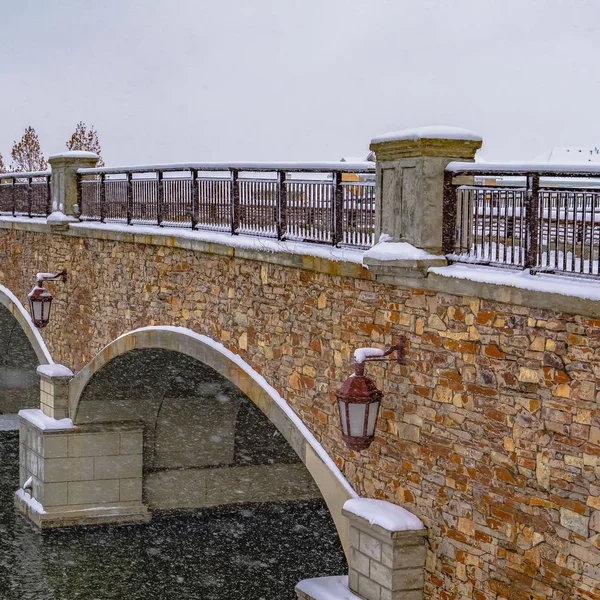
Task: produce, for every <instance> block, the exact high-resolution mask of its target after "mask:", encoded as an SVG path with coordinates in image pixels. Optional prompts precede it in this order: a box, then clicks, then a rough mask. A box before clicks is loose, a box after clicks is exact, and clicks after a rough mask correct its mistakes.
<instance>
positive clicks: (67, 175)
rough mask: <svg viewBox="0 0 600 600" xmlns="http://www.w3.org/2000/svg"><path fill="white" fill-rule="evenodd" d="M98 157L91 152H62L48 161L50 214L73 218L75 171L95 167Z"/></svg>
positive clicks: (75, 195) (75, 201) (75, 198)
mask: <svg viewBox="0 0 600 600" xmlns="http://www.w3.org/2000/svg"><path fill="white" fill-rule="evenodd" d="M98 160H99V157H98V155H97V154H94V153H93V152H83V151H75V152H63V153H62V154H54V155H53V156H51V157H50V158H49V159H48V162H49V163H50V167H51V168H52V212H53V213H54V212H59V213H63V214H65V215H66V216H67V217H72V218H75V217H76V216H77V215H76V214H75V211H74V210H73V209H74V207H75V205H76V204H77V169H83V168H90V167H95V166H96V163H97V162H98Z"/></svg>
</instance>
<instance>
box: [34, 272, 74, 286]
mask: <svg viewBox="0 0 600 600" xmlns="http://www.w3.org/2000/svg"><path fill="white" fill-rule="evenodd" d="M37 281H38V283H39V284H41V283H43V282H44V281H62V282H63V283H64V282H65V281H67V270H66V269H63V270H62V271H60V273H56V274H52V273H38V274H37ZM40 287H42V286H40Z"/></svg>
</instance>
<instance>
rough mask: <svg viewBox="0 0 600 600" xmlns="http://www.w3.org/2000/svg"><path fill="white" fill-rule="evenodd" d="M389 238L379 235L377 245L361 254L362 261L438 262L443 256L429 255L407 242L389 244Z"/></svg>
mask: <svg viewBox="0 0 600 600" xmlns="http://www.w3.org/2000/svg"><path fill="white" fill-rule="evenodd" d="M390 239H391V238H390V236H388V235H386V234H383V233H382V234H381V237H380V238H379V243H377V244H375V245H374V246H373V247H371V248H369V249H368V250H367V251H366V252H364V254H363V259H364V258H367V259H369V258H370V259H374V260H380V261H392V260H440V259H444V257H443V256H436V255H435V254H430V253H429V252H427V251H426V250H422V249H421V248H416V247H415V246H413V245H412V244H409V243H408V242H390V241H389V240H390Z"/></svg>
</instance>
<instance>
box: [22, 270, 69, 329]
mask: <svg viewBox="0 0 600 600" xmlns="http://www.w3.org/2000/svg"><path fill="white" fill-rule="evenodd" d="M66 280H67V270H66V269H63V270H62V271H61V272H60V273H56V275H53V274H52V273H38V274H37V284H36V285H35V287H34V288H33V289H32V290H31V291H30V292H29V294H28V295H27V297H28V298H29V311H30V312H31V320H32V321H33V324H34V325H35V326H36V327H46V325H48V321H49V320H50V308H51V307H52V300H53V299H54V298H53V297H52V294H51V293H50V292H49V291H48V290H47V289H45V288H44V281H66Z"/></svg>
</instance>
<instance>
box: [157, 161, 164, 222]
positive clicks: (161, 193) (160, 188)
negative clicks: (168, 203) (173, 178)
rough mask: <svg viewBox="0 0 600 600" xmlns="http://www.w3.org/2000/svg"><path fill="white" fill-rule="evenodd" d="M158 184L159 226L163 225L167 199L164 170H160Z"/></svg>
mask: <svg viewBox="0 0 600 600" xmlns="http://www.w3.org/2000/svg"><path fill="white" fill-rule="evenodd" d="M156 185H157V186H158V190H157V194H156V222H157V223H158V226H159V227H162V221H163V204H164V201H165V188H164V185H163V172H162V171H158V174H157V179H156Z"/></svg>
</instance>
